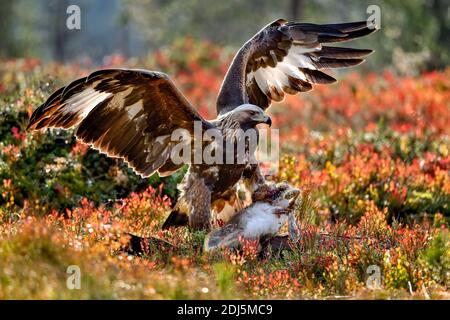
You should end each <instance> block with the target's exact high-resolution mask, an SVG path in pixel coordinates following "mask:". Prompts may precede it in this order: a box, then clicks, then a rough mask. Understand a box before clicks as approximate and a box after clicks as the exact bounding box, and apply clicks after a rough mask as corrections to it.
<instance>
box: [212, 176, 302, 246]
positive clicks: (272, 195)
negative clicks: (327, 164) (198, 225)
mask: <svg viewBox="0 0 450 320" xmlns="http://www.w3.org/2000/svg"><path fill="white" fill-rule="evenodd" d="M299 194H300V190H299V189H297V188H294V187H292V186H290V185H289V184H287V183H279V184H266V185H263V186H261V187H260V188H259V189H258V190H256V191H255V193H254V194H253V195H252V197H253V203H252V204H251V205H250V206H248V207H246V208H244V209H242V210H241V211H239V212H238V213H236V215H235V216H233V217H232V218H231V219H230V221H228V222H227V223H226V224H225V225H224V226H223V227H221V228H218V229H216V230H213V231H211V232H210V233H209V234H208V235H207V237H206V239H205V243H204V250H205V251H207V252H211V251H215V250H217V249H220V248H231V249H237V248H238V247H239V246H240V243H241V239H245V240H258V241H259V243H263V242H265V241H266V240H269V239H270V238H272V237H273V236H275V235H276V234H277V233H278V232H279V230H280V229H281V227H283V226H284V225H285V224H286V222H287V221H288V220H289V230H290V231H291V230H293V231H296V230H295V228H296V224H295V216H294V211H295V204H296V201H297V198H298V196H299Z"/></svg>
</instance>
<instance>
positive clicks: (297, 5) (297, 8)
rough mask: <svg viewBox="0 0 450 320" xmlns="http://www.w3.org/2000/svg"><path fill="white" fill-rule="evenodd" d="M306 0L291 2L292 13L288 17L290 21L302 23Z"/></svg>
mask: <svg viewBox="0 0 450 320" xmlns="http://www.w3.org/2000/svg"><path fill="white" fill-rule="evenodd" d="M304 4H305V3H304V0H291V4H290V6H289V7H290V8H289V10H290V12H289V15H288V18H289V20H291V21H300V20H301V18H302V10H303V8H304Z"/></svg>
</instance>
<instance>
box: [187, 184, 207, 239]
mask: <svg viewBox="0 0 450 320" xmlns="http://www.w3.org/2000/svg"><path fill="white" fill-rule="evenodd" d="M186 202H187V203H188V205H189V207H190V212H189V227H190V228H192V229H196V230H206V231H209V230H210V229H211V190H210V189H209V188H208V186H207V185H206V184H205V181H204V180H203V179H197V180H195V181H194V182H193V183H192V184H191V190H190V192H189V198H187V199H186Z"/></svg>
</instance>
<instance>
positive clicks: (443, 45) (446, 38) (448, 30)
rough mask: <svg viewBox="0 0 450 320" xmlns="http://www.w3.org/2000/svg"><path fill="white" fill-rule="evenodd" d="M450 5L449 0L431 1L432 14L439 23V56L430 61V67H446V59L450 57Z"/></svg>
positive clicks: (437, 44)
mask: <svg viewBox="0 0 450 320" xmlns="http://www.w3.org/2000/svg"><path fill="white" fill-rule="evenodd" d="M449 12H450V5H449V2H448V0H434V1H432V3H431V14H432V15H433V16H434V17H435V19H436V21H437V24H438V26H439V27H438V34H437V43H436V47H437V50H436V51H437V52H438V56H437V57H435V58H434V60H433V61H431V62H430V66H429V68H430V69H434V68H439V67H445V64H446V61H448V60H449V59H450V57H449V52H450V22H449V19H448V15H449Z"/></svg>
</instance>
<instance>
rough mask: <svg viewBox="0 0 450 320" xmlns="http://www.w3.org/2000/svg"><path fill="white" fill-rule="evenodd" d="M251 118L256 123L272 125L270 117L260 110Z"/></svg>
mask: <svg viewBox="0 0 450 320" xmlns="http://www.w3.org/2000/svg"><path fill="white" fill-rule="evenodd" d="M251 119H252V120H253V121H255V122H257V123H265V124H267V125H268V126H269V127H271V126H272V119H270V117H269V116H268V115H266V114H264V113H262V112H261V113H258V114H256V115H254V116H253V117H252V118H251Z"/></svg>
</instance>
